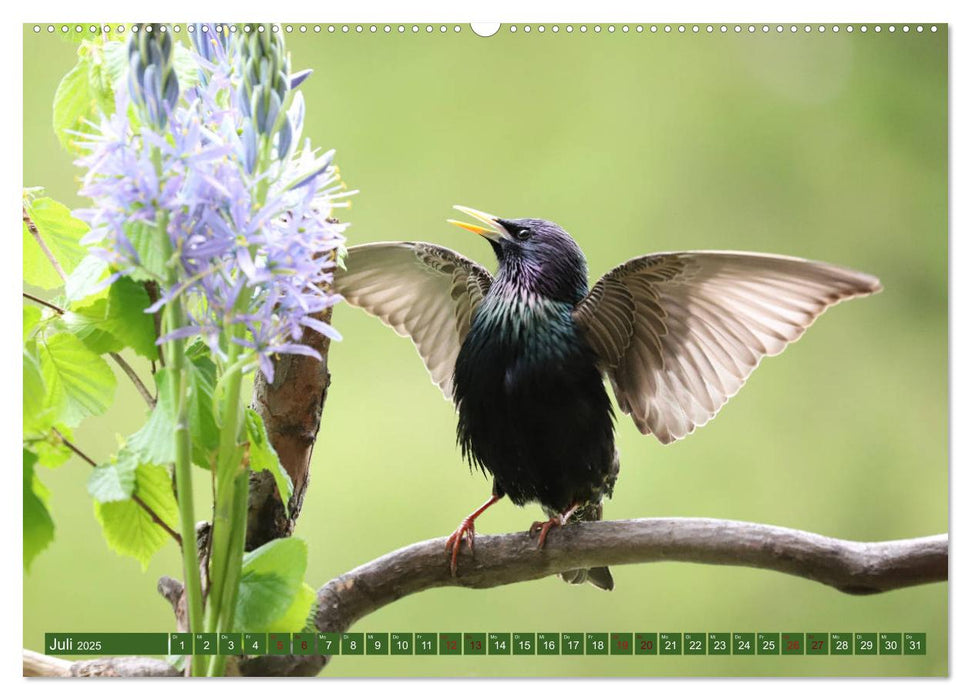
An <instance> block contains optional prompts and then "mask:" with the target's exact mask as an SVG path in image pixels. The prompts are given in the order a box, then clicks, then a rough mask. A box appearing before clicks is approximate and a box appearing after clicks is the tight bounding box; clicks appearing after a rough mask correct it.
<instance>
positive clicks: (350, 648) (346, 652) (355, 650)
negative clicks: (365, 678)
mask: <svg viewBox="0 0 971 700" xmlns="http://www.w3.org/2000/svg"><path fill="white" fill-rule="evenodd" d="M363 654H364V635H363V634H361V633H360V632H345V633H344V634H342V635H341V655H343V656H362V655H363Z"/></svg>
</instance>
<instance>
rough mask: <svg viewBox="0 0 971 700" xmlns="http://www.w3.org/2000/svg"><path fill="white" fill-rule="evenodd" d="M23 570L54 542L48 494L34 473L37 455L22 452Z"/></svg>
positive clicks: (25, 451)
mask: <svg viewBox="0 0 971 700" xmlns="http://www.w3.org/2000/svg"><path fill="white" fill-rule="evenodd" d="M23 453H24V569H25V570H29V569H30V565H31V564H32V563H33V561H34V559H35V558H37V555H38V554H40V553H41V552H42V551H43V550H44V549H45V548H46V547H47V545H49V544H50V543H51V542H53V541H54V520H53V518H51V513H50V492H49V491H48V490H47V488H46V487H45V486H44V484H42V483H41V482H40V479H38V478H37V474H35V473H34V464H36V463H37V455H35V454H34V453H33V452H30V451H29V450H24V451H23Z"/></svg>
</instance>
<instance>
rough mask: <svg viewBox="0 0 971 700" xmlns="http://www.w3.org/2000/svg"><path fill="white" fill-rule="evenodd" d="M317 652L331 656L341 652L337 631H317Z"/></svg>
mask: <svg viewBox="0 0 971 700" xmlns="http://www.w3.org/2000/svg"><path fill="white" fill-rule="evenodd" d="M317 653H318V654H323V655H325V656H333V655H334V654H340V653H341V635H340V633H339V632H318V633H317Z"/></svg>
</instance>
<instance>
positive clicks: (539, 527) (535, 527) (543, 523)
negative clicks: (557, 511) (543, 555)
mask: <svg viewBox="0 0 971 700" xmlns="http://www.w3.org/2000/svg"><path fill="white" fill-rule="evenodd" d="M562 525H563V523H562V522H560V516H558V515H556V516H553V517H552V518H550V519H549V520H537V521H536V522H535V523H533V524H532V525H530V526H529V536H530V537H533V536H534V535H536V534H537V533H539V542H537V544H536V549H542V548H543V547H544V546H545V545H546V535H547V534H548V533H549V531H550V530H551V529H552V528H554V527H562Z"/></svg>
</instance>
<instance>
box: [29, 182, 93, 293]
mask: <svg viewBox="0 0 971 700" xmlns="http://www.w3.org/2000/svg"><path fill="white" fill-rule="evenodd" d="M27 213H28V215H29V216H30V219H31V221H33V222H34V225H35V226H36V227H37V232H38V235H39V236H40V238H41V239H42V240H43V241H44V244H45V245H46V246H47V248H48V250H50V252H51V254H52V255H53V256H54V259H55V260H57V262H58V264H60V266H61V268H62V269H63V270H64V274H66V275H70V274H71V272H73V271H74V269H75V268H76V267H77V265H78V263H80V262H81V260H82V259H84V257H85V253H86V251H85V249H84V247H83V246H82V245H81V244H80V242H79V241H80V240H81V238H82V237H83V236H84V235H85V234H86V233H87V232H88V225H87V224H86V223H84V222H83V221H81V220H80V219H75V218H74V217H73V216H71V210H70V209H68V208H67V207H65V206H64V205H63V204H61V203H59V202H55V201H54V200H53V199H51V198H50V197H40V198H39V199H35V200H33V201H32V202H31V204H30V205H29V206H28V207H27ZM23 244H24V281H25V282H26V283H27V284H32V285H34V286H35V287H40V288H42V289H57V288H58V287H60V286H61V285H63V284H64V280H62V279H61V277H60V275H58V274H57V272H56V271H55V270H54V266H53V265H52V264H51V262H50V260H49V259H48V258H47V255H46V254H45V253H44V251H43V250H42V249H41V247H40V245H39V243H38V242H37V240H36V239H35V237H34V235H33V234H32V233H31V232H30V229H29V228H28V226H27V222H24V223H23Z"/></svg>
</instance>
